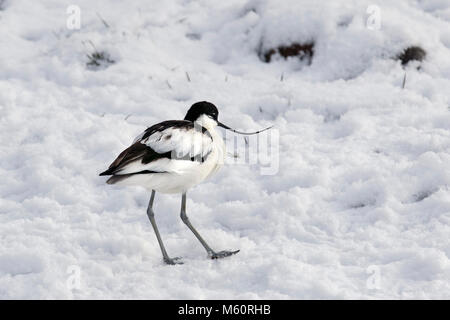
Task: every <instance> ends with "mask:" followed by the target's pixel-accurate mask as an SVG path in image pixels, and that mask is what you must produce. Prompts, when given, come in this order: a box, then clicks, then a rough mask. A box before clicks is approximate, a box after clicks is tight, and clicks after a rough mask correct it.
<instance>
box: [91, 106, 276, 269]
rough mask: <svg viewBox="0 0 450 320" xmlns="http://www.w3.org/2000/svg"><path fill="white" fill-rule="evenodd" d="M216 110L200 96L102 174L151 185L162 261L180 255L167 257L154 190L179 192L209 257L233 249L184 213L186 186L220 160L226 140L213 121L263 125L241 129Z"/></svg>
mask: <svg viewBox="0 0 450 320" xmlns="http://www.w3.org/2000/svg"><path fill="white" fill-rule="evenodd" d="M218 115H219V111H218V110H217V108H216V106H215V105H213V104H212V103H209V102H206V101H202V102H197V103H195V104H193V105H192V106H191V108H190V109H189V110H188V112H187V113H186V116H185V117H184V120H169V121H163V122H161V123H158V124H155V125H153V126H151V127H149V128H147V129H146V130H145V131H144V132H143V133H142V134H140V135H139V136H138V137H137V138H136V139H135V140H134V142H133V144H132V145H131V146H130V147H128V148H127V149H125V150H124V151H123V152H122V153H120V154H119V156H118V157H117V158H116V160H114V162H113V163H112V164H111V165H110V166H109V168H108V170H106V171H104V172H102V173H100V176H111V177H110V178H109V179H108V180H107V181H106V182H107V183H108V184H118V185H135V186H142V187H145V188H147V189H148V190H151V196H150V201H149V204H148V208H147V215H148V217H149V219H150V222H151V224H152V226H153V229H154V231H155V234H156V238H157V240H158V243H159V246H160V248H161V252H162V255H163V258H164V262H166V263H167V264H179V263H182V262H181V260H180V258H170V257H169V256H168V254H167V251H166V249H165V247H164V244H163V241H162V239H161V236H160V234H159V231H158V227H157V226H156V222H155V214H154V212H153V201H154V199H155V192H156V191H157V192H161V193H181V194H182V198H181V213H180V216H181V220H182V221H183V222H184V223H185V224H186V225H187V226H188V228H189V229H190V230H191V231H192V232H193V233H194V235H195V236H196V237H197V239H198V240H199V241H200V243H201V244H202V245H203V247H204V248H205V249H206V251H207V253H208V256H209V257H210V258H212V259H217V258H223V257H227V256H230V255H233V254H235V253H238V252H239V250H236V251H220V252H216V251H214V250H213V249H211V247H210V246H209V245H208V244H207V243H206V241H205V240H204V239H203V238H202V237H201V236H200V234H199V233H198V232H197V230H195V228H194V227H193V226H192V224H191V223H190V221H189V219H188V217H187V215H186V192H187V190H188V189H189V188H191V187H193V186H195V185H197V184H199V183H200V182H202V181H203V180H205V179H206V178H208V177H210V176H211V175H212V174H214V173H215V172H217V170H218V169H219V168H220V167H221V166H222V164H223V163H224V157H225V144H224V142H223V140H222V138H221V136H220V134H219V133H218V132H217V131H216V127H217V126H220V127H222V128H225V129H228V130H231V131H233V132H236V133H239V134H247V135H249V134H257V133H260V132H262V131H265V130H267V129H269V128H270V127H269V128H266V129H264V130H261V131H257V132H252V133H244V132H240V131H237V130H234V129H231V128H230V127H228V126H226V125H224V124H223V123H220V122H219V121H218Z"/></svg>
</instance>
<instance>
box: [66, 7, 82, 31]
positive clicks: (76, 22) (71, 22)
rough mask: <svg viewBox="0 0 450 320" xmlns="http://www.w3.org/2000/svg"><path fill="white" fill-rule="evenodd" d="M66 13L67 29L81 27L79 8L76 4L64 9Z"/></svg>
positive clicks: (78, 28)
mask: <svg viewBox="0 0 450 320" xmlns="http://www.w3.org/2000/svg"><path fill="white" fill-rule="evenodd" d="M66 13H67V14H68V15H69V16H68V17H67V20H66V26H67V29H69V30H80V29H81V9H80V7H79V6H77V5H74V4H72V5H70V6H68V7H67V9H66Z"/></svg>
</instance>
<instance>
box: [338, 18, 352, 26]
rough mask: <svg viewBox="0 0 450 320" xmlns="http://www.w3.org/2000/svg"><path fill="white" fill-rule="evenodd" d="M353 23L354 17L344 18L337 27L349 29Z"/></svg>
mask: <svg viewBox="0 0 450 320" xmlns="http://www.w3.org/2000/svg"><path fill="white" fill-rule="evenodd" d="M352 21H353V17H352V16H345V17H342V18H341V19H340V20H339V21H338V23H337V25H338V27H340V28H345V27H348V26H349V25H350V23H352Z"/></svg>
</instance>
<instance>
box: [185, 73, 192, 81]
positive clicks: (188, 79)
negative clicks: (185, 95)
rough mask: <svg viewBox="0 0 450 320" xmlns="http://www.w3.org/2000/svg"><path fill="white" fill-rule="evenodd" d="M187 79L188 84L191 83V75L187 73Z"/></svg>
mask: <svg viewBox="0 0 450 320" xmlns="http://www.w3.org/2000/svg"><path fill="white" fill-rule="evenodd" d="M186 78H187V81H188V82H191V77H189V73H188V72H187V71H186Z"/></svg>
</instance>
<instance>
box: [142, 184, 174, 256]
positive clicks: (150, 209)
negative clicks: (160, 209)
mask: <svg viewBox="0 0 450 320" xmlns="http://www.w3.org/2000/svg"><path fill="white" fill-rule="evenodd" d="M153 200H155V190H152V195H151V196H150V201H149V203H148V208H147V216H148V218H149V219H150V222H151V224H152V226H153V230H155V234H156V238H157V239H158V243H159V247H160V248H161V252H162V255H163V258H164V262H165V263H167V264H172V265H174V264H183V262H181V261H180V258H179V257H176V258H170V257H169V256H168V255H167V251H166V248H164V243H163V241H162V239H161V235H160V234H159V231H158V227H157V226H156V221H155V213H154V212H153Z"/></svg>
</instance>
